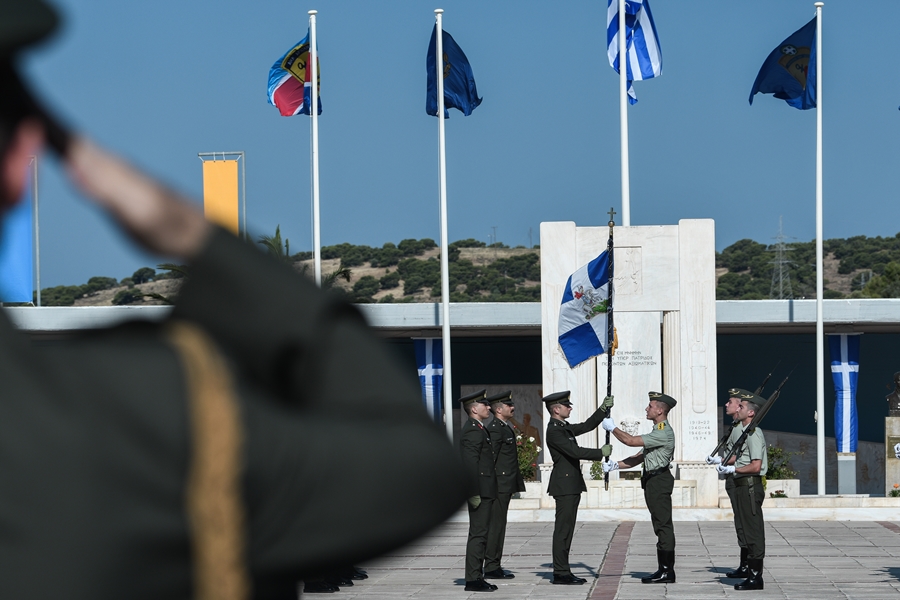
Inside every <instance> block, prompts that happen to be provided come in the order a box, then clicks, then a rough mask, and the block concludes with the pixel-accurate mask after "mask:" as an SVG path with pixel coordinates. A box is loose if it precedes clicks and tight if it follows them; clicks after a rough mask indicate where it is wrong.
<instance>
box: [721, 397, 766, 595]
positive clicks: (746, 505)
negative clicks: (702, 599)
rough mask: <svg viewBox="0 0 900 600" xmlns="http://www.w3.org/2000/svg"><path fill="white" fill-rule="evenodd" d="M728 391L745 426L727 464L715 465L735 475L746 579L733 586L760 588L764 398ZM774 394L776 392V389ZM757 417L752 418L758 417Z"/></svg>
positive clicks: (763, 528) (763, 541)
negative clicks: (744, 552) (762, 420)
mask: <svg viewBox="0 0 900 600" xmlns="http://www.w3.org/2000/svg"><path fill="white" fill-rule="evenodd" d="M731 393H732V394H733V395H734V396H735V397H736V398H738V399H740V401H741V405H740V408H739V409H738V412H737V417H738V419H739V420H740V422H741V425H742V426H743V428H744V431H743V432H742V433H741V435H740V437H739V438H738V439H737V440H736V442H735V445H734V447H733V448H732V449H731V450H730V451H729V453H728V455H727V456H726V458H725V460H724V461H723V462H725V463H726V464H720V465H717V466H716V470H718V471H719V473H722V474H724V475H734V485H735V489H734V513H735V518H736V519H737V520H738V521H739V523H740V527H741V528H742V529H743V532H744V540H745V543H746V545H747V568H748V571H749V574H748V576H747V579H745V580H744V581H743V582H741V583H739V584H737V585H735V586H734V589H736V590H761V589H763V577H762V572H763V559H764V558H765V555H766V526H765V521H764V520H763V512H762V503H763V500H764V499H765V489H764V488H763V477H765V476H766V471H767V469H768V466H769V465H768V460H767V458H766V439H765V437H764V436H763V432H762V430H761V429H759V428H758V427H757V426H756V425H757V423H758V422H759V420H760V419H761V418H762V415H763V414H764V409H765V407H766V405H767V404H768V403H769V402H771V401H772V400H774V395H773V399H772V400H770V401H767V400H766V399H764V398H761V397H760V396H757V395H756V394H753V393H751V392H748V391H747V390H742V389H739V388H735V389H732V390H731ZM776 394H777V392H776ZM757 416H758V418H755V417H757Z"/></svg>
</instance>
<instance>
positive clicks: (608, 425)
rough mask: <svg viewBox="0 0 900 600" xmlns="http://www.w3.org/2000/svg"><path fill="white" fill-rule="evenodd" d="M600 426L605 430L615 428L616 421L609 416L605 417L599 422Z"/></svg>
mask: <svg viewBox="0 0 900 600" xmlns="http://www.w3.org/2000/svg"><path fill="white" fill-rule="evenodd" d="M600 427H602V428H603V429H605V430H607V431H612V430H613V429H615V428H616V422H615V421H613V420H612V418H611V417H606V418H605V419H603V422H602V423H600Z"/></svg>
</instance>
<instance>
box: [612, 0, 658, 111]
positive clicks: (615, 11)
mask: <svg viewBox="0 0 900 600" xmlns="http://www.w3.org/2000/svg"><path fill="white" fill-rule="evenodd" d="M607 2H608V4H607V9H606V53H607V54H608V55H609V65H610V66H611V67H612V68H613V69H615V70H616V73H618V72H619V0H607ZM625 52H626V56H627V57H628V59H627V60H626V62H625V66H626V67H627V70H626V71H625V75H626V77H627V78H628V102H630V103H631V104H635V103H636V102H637V95H636V94H635V93H634V86H633V85H632V82H633V81H640V80H643V79H652V78H653V77H658V76H659V75H661V74H662V50H661V49H660V47H659V36H658V35H657V34H656V25H654V24H653V15H652V14H651V13H650V4H648V0H625Z"/></svg>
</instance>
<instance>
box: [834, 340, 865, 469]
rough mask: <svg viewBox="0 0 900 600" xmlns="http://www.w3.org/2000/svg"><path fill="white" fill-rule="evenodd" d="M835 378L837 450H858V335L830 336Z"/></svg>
mask: <svg viewBox="0 0 900 600" xmlns="http://www.w3.org/2000/svg"><path fill="white" fill-rule="evenodd" d="M828 350H829V353H830V355H831V377H832V379H834V394H835V403H834V437H835V441H836V442H837V451H838V452H856V442H857V441H858V430H857V422H856V384H857V380H858V379H859V334H856V335H845V334H840V335H829V336H828Z"/></svg>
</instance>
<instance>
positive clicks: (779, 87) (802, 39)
mask: <svg viewBox="0 0 900 600" xmlns="http://www.w3.org/2000/svg"><path fill="white" fill-rule="evenodd" d="M756 94H774V95H775V97H776V98H778V99H779V100H784V101H785V102H787V103H788V104H790V105H791V106H793V107H794V108H799V109H800V110H807V109H809V108H815V107H816V18H815V17H813V20H812V21H810V22H809V23H807V24H806V25H804V26H803V27H801V28H800V29H798V30H797V31H795V32H794V33H793V34H791V36H790V37H789V38H788V39H786V40H784V41H783V42H781V43H780V44H779V45H778V47H777V48H775V49H774V50H772V52H771V54H769V57H768V58H767V59H766V62H764V63H763V66H762V68H760V70H759V75H757V76H756V81H754V82H753V89H752V90H750V104H753V96H755V95H756Z"/></svg>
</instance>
